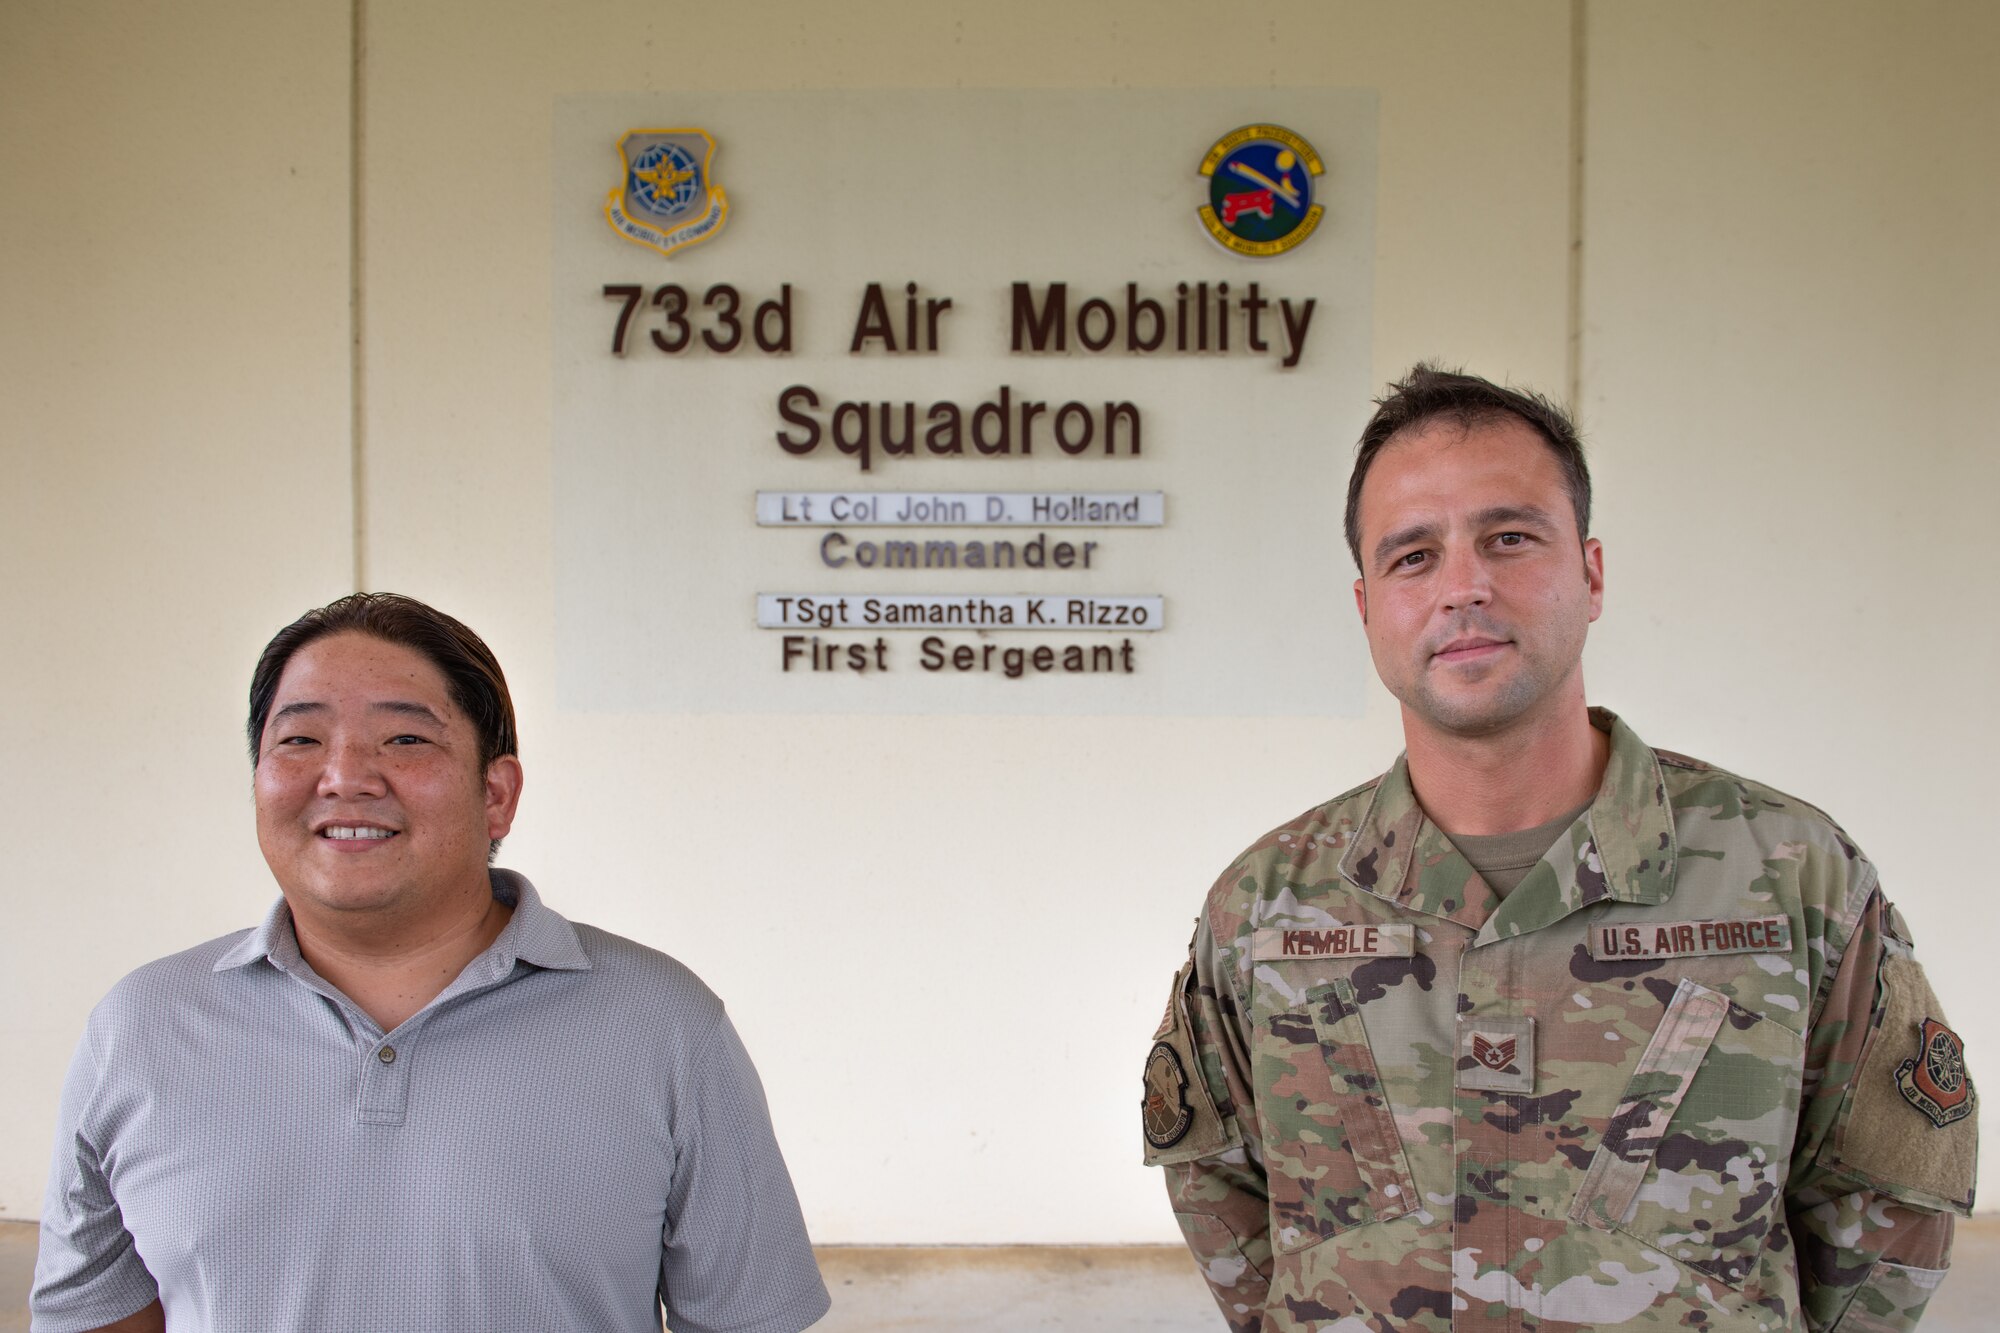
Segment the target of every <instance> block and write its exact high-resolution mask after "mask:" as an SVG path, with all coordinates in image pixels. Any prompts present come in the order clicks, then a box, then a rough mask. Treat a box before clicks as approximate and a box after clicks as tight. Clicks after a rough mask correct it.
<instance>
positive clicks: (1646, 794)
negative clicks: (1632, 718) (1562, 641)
mask: <svg viewBox="0 0 2000 1333" xmlns="http://www.w3.org/2000/svg"><path fill="white" fill-rule="evenodd" d="M1590 721H1591V725H1593V726H1595V727H1596V728H1597V729H1598V730H1599V731H1603V732H1606V733H1608V734H1609V736H1610V738H1611V756H1610V760H1609V762H1608V763H1607V764H1606V765H1605V768H1604V780H1603V781H1602V782H1601V783H1600V784H1599V786H1598V789H1597V795H1596V797H1595V798H1594V799H1593V800H1592V801H1591V804H1590V808H1589V809H1588V810H1586V811H1585V812H1584V813H1583V814H1582V815H1581V816H1580V817H1579V818H1578V820H1577V822H1576V824H1575V825H1572V826H1571V831H1570V832H1569V833H1566V834H1562V835H1560V836H1558V837H1557V839H1556V842H1555V846H1554V847H1551V848H1550V851H1549V855H1548V856H1546V857H1545V858H1543V862H1542V864H1541V865H1540V866H1537V867H1536V868H1535V870H1533V871H1531V872H1530V874H1529V877H1528V878H1527V879H1525V880H1523V881H1522V882H1521V884H1520V886H1519V887H1517V888H1516V889H1515V890H1514V892H1513V893H1512V894H1510V895H1509V896H1508V898H1507V899H1506V900H1505V904H1504V906H1505V916H1506V918H1507V919H1506V920H1503V921H1498V922H1494V925H1495V927H1496V932H1493V933H1505V934H1519V933H1525V931H1527V930H1531V929H1536V928H1539V927H1540V926H1543V925H1547V924H1549V923H1550V922H1552V921H1554V920H1557V919H1559V918H1560V917H1562V916H1565V915H1567V914H1568V913H1570V912H1573V911H1575V910H1577V909H1578V908H1581V907H1585V906H1588V905H1589V904H1591V903H1593V902H1602V901H1606V900H1609V901H1612V902H1622V903H1645V904H1652V903H1662V902H1665V901H1666V900H1667V899H1668V898H1669V897H1671V896H1672V895H1673V891H1674V862H1675V859H1676V853H1677V851H1678V848H1677V847H1676V845H1675V840H1674V820H1673V810H1672V809H1671V807H1670V806H1669V805H1668V803H1667V792H1666V782H1665V780H1664V778H1662V776H1661V774H1660V764H1659V760H1658V759H1657V758H1656V757H1655V756H1654V754H1653V752H1652V750H1651V749H1649V748H1648V747H1647V746H1646V744H1645V742H1644V741H1641V740H1640V739H1639V737H1638V736H1637V735H1636V734H1634V732H1633V731H1632V729H1631V728H1630V727H1628V726H1626V725H1625V724H1624V723H1623V722H1621V721H1619V719H1618V718H1617V716H1616V715H1615V714H1613V713H1611V712H1610V711H1609V710H1607V709H1602V708H1593V709H1591V710H1590ZM1340 873H1341V877H1342V878H1344V879H1346V880H1347V881H1348V882H1349V883H1351V884H1353V885H1354V886H1355V887H1356V888H1359V889H1364V890H1366V891H1367V892H1369V893H1372V894H1375V895H1376V896H1377V897H1380V898H1385V899H1387V900H1389V901H1390V902H1393V903H1396V904H1397V905H1398V906H1400V907H1403V908H1405V909H1407V910H1410V911H1416V912H1423V913H1426V914H1428V915H1431V916H1439V917H1443V918H1445V919H1446V920H1449V921H1455V922H1457V923H1459V924H1460V925H1463V926H1466V927H1468V928H1470V929H1472V930H1481V929H1482V928H1483V927H1485V926H1486V925H1487V923H1488V921H1489V920H1490V919H1491V918H1493V917H1494V916H1495V914H1496V912H1499V911H1500V910H1501V909H1502V907H1503V904H1502V901H1501V900H1500V899H1499V897H1498V896H1497V895H1496V894H1494V892H1493V890H1492V889H1491V888H1489V887H1488V886H1487V884H1486V882H1485V881H1484V880H1483V879H1481V878H1480V877H1479V872H1478V871H1476V870H1474V869H1473V868H1472V865H1471V863H1470V862H1469V861H1467V860H1466V859H1465V857H1464V855H1463V854H1462V853H1461V852H1460V851H1459V850H1458V848H1457V847H1455V846H1454V845H1453V844H1452V842H1451V839H1450V838H1448V837H1447V836H1446V835H1445V833H1444V830H1442V829H1440V828H1438V826H1437V825H1435V824H1433V823H1432V822H1431V821H1430V819H1429V818H1428V817H1427V816H1426V815H1425V813H1424V808H1423V806H1422V805H1420V804H1419V803H1418V802H1417V794H1416V789H1415V788H1414V787H1413V786H1412V785H1411V783H1410V768H1409V760H1408V756H1407V755H1399V756H1397V759H1396V764H1395V767H1393V768H1391V769H1390V770H1389V771H1388V773H1386V774H1384V775H1383V777H1382V779H1381V781H1380V782H1378V783H1377V784H1376V788H1375V794H1374V797H1373V799H1372V800H1371V801H1370V802H1369V805H1368V810H1367V813H1366V814H1364V815H1363V816H1362V819H1361V824H1360V826H1359V827H1358V828H1357V829H1356V830H1355V832H1354V837H1353V840H1352V841H1351V842H1350V843H1349V844H1348V848H1347V853H1346V855H1344V856H1343V857H1342V858H1341V862H1340ZM1517 900H1518V901H1517Z"/></svg>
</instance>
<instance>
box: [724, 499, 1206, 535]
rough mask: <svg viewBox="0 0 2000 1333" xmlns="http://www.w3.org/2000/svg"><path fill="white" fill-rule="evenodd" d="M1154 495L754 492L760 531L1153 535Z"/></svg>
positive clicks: (1158, 511) (1159, 516) (1159, 514)
mask: <svg viewBox="0 0 2000 1333" xmlns="http://www.w3.org/2000/svg"><path fill="white" fill-rule="evenodd" d="M1166 509H1167V502H1166V495H1165V493H1164V492H1162V491H1088V492H1082V491H759V492H757V522H758V523H759V524H760V525H762V526H764V527H800V528H831V527H836V526H846V527H851V528H870V527H875V528H879V527H891V526H903V527H930V528H938V527H953V528H1031V527H1042V528H1157V527H1159V526H1160V525H1161V524H1163V523H1165V522H1166Z"/></svg>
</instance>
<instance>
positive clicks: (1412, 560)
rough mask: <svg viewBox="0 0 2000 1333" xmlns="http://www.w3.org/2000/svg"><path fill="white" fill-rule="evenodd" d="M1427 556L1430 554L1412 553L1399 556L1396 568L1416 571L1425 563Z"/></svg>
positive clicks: (1422, 552)
mask: <svg viewBox="0 0 2000 1333" xmlns="http://www.w3.org/2000/svg"><path fill="white" fill-rule="evenodd" d="M1426 554H1428V553H1427V552H1424V551H1411V552H1409V553H1408V554H1407V555H1400V556H1397V557H1396V563H1395V566H1394V568H1396V569H1415V568H1416V567H1417V566H1418V565H1420V564H1422V563H1423V561H1424V557H1425V555H1426Z"/></svg>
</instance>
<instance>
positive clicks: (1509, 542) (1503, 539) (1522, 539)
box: [1493, 532, 1528, 546]
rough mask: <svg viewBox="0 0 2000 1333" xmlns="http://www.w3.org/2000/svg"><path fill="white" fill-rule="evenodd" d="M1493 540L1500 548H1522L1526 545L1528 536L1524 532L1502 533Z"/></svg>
mask: <svg viewBox="0 0 2000 1333" xmlns="http://www.w3.org/2000/svg"><path fill="white" fill-rule="evenodd" d="M1493 540H1494V541H1496V542H1498V543H1499V544H1500V545H1502V546H1523V545H1526V544H1527V540H1528V534H1527V533H1525V532H1503V533H1501V534H1500V535H1499V536H1498V537H1495V538H1494V539H1493Z"/></svg>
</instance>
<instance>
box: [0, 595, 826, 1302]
mask: <svg viewBox="0 0 2000 1333" xmlns="http://www.w3.org/2000/svg"><path fill="white" fill-rule="evenodd" d="M249 730H250V748H251V754H252V756H253V758H254V761H255V782H254V787H255V794H256V806H257V838H258V843H259V845H260V846H261V848H262V849H263V852H264V857H265V860H266V861H267V862H268V863H269V864H270V867H271V871H272V873H273V875H274V876H275V877H276V878H277V881H278V887H279V888H280V889H281V890H282V892H283V894H284V897H283V898H282V899H281V900H280V901H279V902H278V903H277V904H276V905H274V906H273V908H272V909H271V912H270V915H269V916H268V917H266V919H265V921H264V923H263V924H262V925H261V926H259V927H257V928H256V929H254V930H248V931H242V932H239V933H237V934H235V935H230V936H226V937H224V938H222V939H219V940H213V941H210V942H209V943H207V944H204V945H201V946H199V947H198V948H194V949H190V950H188V951H186V952H185V953H179V954H175V955H174V956H172V957H170V958H164V959H161V960H160V961H158V962H156V963H151V964H148V965H147V966H145V967H142V968H140V969H139V970H138V971H136V972H134V973H132V974H131V975H130V976H128V977H126V978H125V979H124V980H123V981H121V982H119V983H118V985H117V986H115V987H113V988H112V991H111V993H110V994H109V995H108V996H106V997H105V999H104V1001H103V1003H101V1004H100V1005H99V1006H98V1007H97V1009H96V1010H95V1012H93V1013H92V1014H91V1016H90V1020H89V1023H88V1025H87V1027H86V1029H85V1032H84V1036H83V1040H82V1042H81V1044H80V1045H79V1046H78V1048H77V1053H76V1057H75V1060H74V1061H73V1062H72V1064H71V1067H70V1072H69V1079H68V1082H67V1083H66V1085H65V1087H64V1089H63V1097H62V1110H61V1115H60V1121H59V1125H58V1130H57V1135H56V1151H55V1164H54V1169H53V1171H52V1172H51V1176H50V1180H49V1188H48V1195H47V1199H46V1201H45V1205H44V1209H43V1216H42V1243H41V1253H40V1257H39V1259H38V1261H37V1263H36V1267H35V1285H34V1290H33V1293H32V1295H31V1297H30V1307H31V1309H32V1311H33V1315H34V1324H33V1327H34V1328H35V1329H36V1330H37V1331H38V1333H75V1331H80V1330H86V1329H106V1328H108V1329H118V1330H147V1329H152V1330H157V1329H160V1328H162V1327H163V1326H165V1327H171V1328H173V1329H175V1330H181V1329H201V1330H242V1331H243V1333H272V1330H281V1329H338V1330H362V1329H366V1330H394V1329H408V1330H454V1329H479V1330H509V1329H519V1330H535V1331H536V1333H540V1331H541V1330H549V1329H593V1330H598V1329H602V1330H641V1329H658V1328H659V1327H660V1321H661V1306H662V1304H664V1306H665V1314H666V1320H667V1324H668V1326H669V1327H671V1328H672V1329H674V1330H675V1333H721V1331H722V1330H729V1331H730V1333H797V1330H800V1329H803V1328H805V1327H807V1326H808V1325H810V1324H812V1323H814V1322H815V1321H816V1320H818V1319H819V1317H820V1316H821V1315H822V1314H824V1313H825V1312H826V1309H827V1296H826V1289H825V1287H824V1286H823V1285H822V1283H821V1281H820V1277H819V1270H818V1269H817V1267H816V1266H815V1265H814V1263H813V1257H812V1251H811V1248H810V1246H809V1245H808V1242H807V1239H806V1232H805V1225H804V1223H803V1221H802V1220H801V1218H800V1214H799V1206H798V1201H797V1199H796V1197H795V1196H794V1194H793V1192H792V1183H791V1179H790V1177H789V1176H788V1175H787V1174H786V1171H785V1164H784V1160H783V1158H782V1157H781V1156H780V1155H779V1152H778V1146H777V1143H776V1141H775V1140H774V1138H773V1136H772V1132H771V1124H770V1117H769V1114H768V1112H767V1111H766V1109H765V1105H764V1096H763V1090H762V1088H761V1086H760V1085H759V1083H758V1081H757V1074H756V1071H755V1070H754V1069H753V1068H752V1067H751V1064H750V1058H749V1056H748V1055H747V1054H746V1053H745V1052H744V1049H743V1046H742V1043H741V1042H740V1041H739V1040H738V1039H737V1036H736V1033H735V1031H734V1029H733V1028H732V1027H731V1026H730V1023H729V1019H728V1017H727V1016H726V1015H725V1014H724V1012H723V1008H722V1003H721V1002H720V1001H719V1000H718V999H716V997H715V996H714V995H713V994H711V993H710V992H709V991H708V989H707V988H706V987H704V986H703V985H702V984H701V982H700V981H699V980H698V979H697V978H696V977H695V976H694V974H693V973H691V972H689V971H688V970H687V969H686V968H684V967H682V966H681V965H680V964H679V963H676V962H675V961H674V960H673V959H671V958H668V957H666V956H665V955H663V954H659V953H655V952H654V951H652V950H650V949H647V948H644V947H643V946H641V945H638V944H635V943H633V942H632V941H630V940H626V939H621V938H619V937H618V936H616V935H611V934H607V933H606V932H604V931H601V930H597V929H594V928H593V927H590V926H583V925H573V924H572V923H570V922H568V921H566V920H564V919H563V918H562V917H561V916H558V915H557V914H556V913H555V912H554V911H552V910H550V909H549V908H547V907H545V906H543V905H542V901H541V899H540V897H539V896H538V895H537V894H536V892H535V889H534V886H533V885H531V884H529V883H528V881H527V880H526V879H524V878H522V877H521V876H520V875H517V874H514V873H512V872H510V871H505V870H489V869H488V863H489V860H490V856H491V849H492V848H494V847H496V846H497V845H498V842H499V839H500V838H502V837H503V836H505V834H506V833H507V831H508V829H509V827H510V826H511V825H512V823H513V819H514V810H515V806H516V803H517V802H518V800H519V798H520V793H521V763H520V760H519V759H518V758H517V757H516V754H515V740H514V714H513V705H512V702H511V701H510V699H509V697H508V694H507V685H506V681H505V679H504V678H503V677H502V675H501V672H500V666H499V663H498V662H496V661H495V660H494V658H493V655H492V653H491V652H490V651H489V650H488V649H487V647H486V645H485V644H484V643H483V642H481V641H480V639H479V638H478V636H477V635H475V634H473V633H472V631H470V630H468V629H467V628H466V627H465V626H463V625H461V624H460V623H459V622H457V621H456V620H453V619H452V618H450V617H449V616H446V615H443V614H441V613H440V612H437V611H435V610H433V609H432V608H430V607H428V606H425V605H423V604H422V603H420V602H416V601H413V600H411V599H409V598H404V597H396V596H391V595H386V594H356V595H355V596H352V597H347V598H343V599H341V600H340V601H337V602H335V603H333V604H332V605H330V606H327V607H324V608H321V609H320V610H317V611H312V612H309V613H307V614H306V615H305V616H303V617H301V618H300V619H299V620H298V621H296V622H295V623H293V624H292V625H290V626H289V627H287V628H286V629H284V630H283V631H281V632H280V633H279V634H278V636H277V637H276V638H275V639H273V640H272V641H271V643H270V645H269V646H268V647H267V648H266V649H265V650H264V655H263V657H262V659H261V660H260V661H259V662H258V664H257V670H256V673H255V675H254V677H253V678H252V682H251V690H250V729H249Z"/></svg>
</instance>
